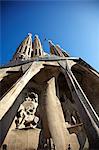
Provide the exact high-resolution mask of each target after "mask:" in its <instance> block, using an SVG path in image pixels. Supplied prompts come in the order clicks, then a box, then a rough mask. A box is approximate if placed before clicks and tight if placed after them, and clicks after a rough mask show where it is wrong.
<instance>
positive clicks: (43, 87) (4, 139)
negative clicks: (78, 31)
mask: <svg viewBox="0 0 99 150" xmlns="http://www.w3.org/2000/svg"><path fill="white" fill-rule="evenodd" d="M48 42H49V47H50V54H48V53H46V52H44V50H43V47H42V44H41V42H40V39H39V37H38V36H37V35H35V37H34V40H33V41H32V34H31V33H29V34H28V36H27V37H26V38H25V39H24V40H23V41H22V42H21V44H20V45H19V47H18V48H17V50H16V52H15V54H14V56H13V58H12V60H11V61H10V62H9V63H8V64H6V65H4V66H2V67H1V68H0V87H1V91H0V147H1V150H99V117H98V115H99V73H98V72H97V71H96V70H95V69H94V68H92V67H91V66H90V65H89V64H88V63H86V62H85V61H84V60H82V59H81V58H79V57H71V56H70V55H69V54H68V53H67V52H66V51H64V50H63V49H62V48H61V47H60V46H59V45H55V44H53V43H52V41H50V40H49V41H48Z"/></svg>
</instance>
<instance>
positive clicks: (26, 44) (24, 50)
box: [13, 33, 33, 60]
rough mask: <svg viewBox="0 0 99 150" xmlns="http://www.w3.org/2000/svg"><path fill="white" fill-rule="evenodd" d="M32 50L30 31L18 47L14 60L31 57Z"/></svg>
mask: <svg viewBox="0 0 99 150" xmlns="http://www.w3.org/2000/svg"><path fill="white" fill-rule="evenodd" d="M32 51H33V50H32V34H31V33H28V36H27V37H26V38H25V39H24V40H23V42H22V43H21V44H20V45H19V47H18V48H17V50H16V53H15V54H14V56H13V60H20V59H21V60H27V59H29V58H31V53H32Z"/></svg>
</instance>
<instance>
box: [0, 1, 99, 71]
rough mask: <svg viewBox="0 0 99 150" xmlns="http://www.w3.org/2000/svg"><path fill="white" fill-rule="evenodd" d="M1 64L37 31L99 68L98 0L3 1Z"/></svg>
mask: <svg viewBox="0 0 99 150" xmlns="http://www.w3.org/2000/svg"><path fill="white" fill-rule="evenodd" d="M0 15H1V24H0V29H1V37H0V38H1V47H0V52H1V54H0V56H2V57H0V64H6V63H8V62H9V60H10V59H11V58H12V56H13V54H14V52H15V51H16V48H17V47H18V45H19V44H20V43H21V41H22V40H23V39H24V38H25V37H26V36H27V33H28V32H31V33H32V34H33V36H34V35H35V34H38V35H39V37H40V39H41V41H42V44H43V47H44V50H45V51H46V52H49V47H48V43H47V42H44V39H45V37H46V38H47V39H50V40H52V41H53V43H55V44H59V45H60V46H61V47H62V48H63V49H64V50H66V51H67V52H68V53H69V54H70V55H71V56H77V57H78V56H79V57H81V58H82V59H84V60H85V61H86V62H87V63H89V64H90V65H91V66H93V67H94V68H95V69H96V70H98V71H99V1H98V0H97V1H96V0H93V1H91V0H89V1H88V0H87V1H86V0H78V1H75V0H74V1H72V0H70V1H54V2H53V1H33V0H32V1H21V2H20V1H18V0H17V1H2V2H1V12H0Z"/></svg>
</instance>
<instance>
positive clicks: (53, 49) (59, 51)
mask: <svg viewBox="0 0 99 150" xmlns="http://www.w3.org/2000/svg"><path fill="white" fill-rule="evenodd" d="M49 46H50V54H51V55H57V56H60V57H68V56H69V55H68V54H67V53H66V52H64V50H63V49H61V48H60V46H59V45H54V44H53V43H52V41H51V40H49Z"/></svg>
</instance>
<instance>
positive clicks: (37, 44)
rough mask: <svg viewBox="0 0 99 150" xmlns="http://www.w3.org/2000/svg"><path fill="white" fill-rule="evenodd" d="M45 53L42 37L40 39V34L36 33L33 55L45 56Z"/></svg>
mask: <svg viewBox="0 0 99 150" xmlns="http://www.w3.org/2000/svg"><path fill="white" fill-rule="evenodd" d="M43 55H44V51H43V48H42V45H41V42H40V39H39V37H38V35H35V37H34V42H33V55H32V57H35V56H43Z"/></svg>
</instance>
